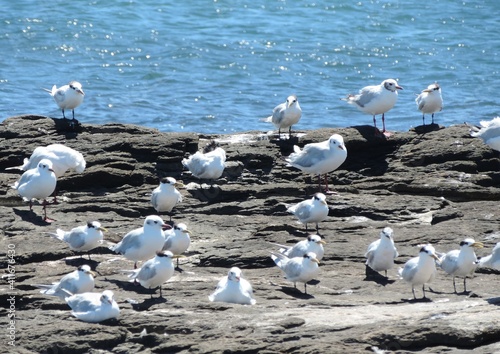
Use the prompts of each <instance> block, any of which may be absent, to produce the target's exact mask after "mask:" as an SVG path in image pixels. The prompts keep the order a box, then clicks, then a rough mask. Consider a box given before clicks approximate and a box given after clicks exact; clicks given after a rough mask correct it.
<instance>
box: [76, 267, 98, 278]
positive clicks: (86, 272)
mask: <svg viewBox="0 0 500 354" xmlns="http://www.w3.org/2000/svg"><path fill="white" fill-rule="evenodd" d="M78 271H79V272H82V273H84V274H89V275H92V276H93V277H95V276H96V275H97V274H96V273H95V272H93V271H92V270H91V269H90V266H88V265H87V264H83V265H81V266H79V267H78Z"/></svg>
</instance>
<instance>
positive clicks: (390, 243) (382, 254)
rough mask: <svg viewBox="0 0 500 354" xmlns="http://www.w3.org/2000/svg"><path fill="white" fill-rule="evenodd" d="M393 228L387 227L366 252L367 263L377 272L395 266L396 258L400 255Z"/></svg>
mask: <svg viewBox="0 0 500 354" xmlns="http://www.w3.org/2000/svg"><path fill="white" fill-rule="evenodd" d="M392 235H393V230H392V229H391V228H390V227H385V228H384V229H383V230H382V231H381V232H380V239H378V240H376V241H373V242H372V243H371V244H370V245H369V246H368V250H367V251H366V253H365V257H366V263H365V264H366V265H367V266H368V267H370V268H371V269H373V270H374V271H376V272H380V271H385V276H386V277H387V271H388V270H389V269H391V268H392V267H393V266H394V259H395V258H396V257H397V256H398V251H397V250H396V247H395V246H394V238H393V236H392Z"/></svg>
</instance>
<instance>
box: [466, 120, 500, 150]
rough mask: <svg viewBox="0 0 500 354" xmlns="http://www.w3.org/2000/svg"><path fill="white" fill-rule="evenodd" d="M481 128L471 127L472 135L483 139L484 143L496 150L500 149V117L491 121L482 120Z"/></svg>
mask: <svg viewBox="0 0 500 354" xmlns="http://www.w3.org/2000/svg"><path fill="white" fill-rule="evenodd" d="M480 124H481V128H477V127H471V130H470V135H471V136H473V137H474V138H481V139H483V141H484V143H485V144H486V145H488V146H489V147H490V148H492V149H493V150H496V151H500V117H496V118H493V119H492V120H490V121H487V120H482V121H481V122H480Z"/></svg>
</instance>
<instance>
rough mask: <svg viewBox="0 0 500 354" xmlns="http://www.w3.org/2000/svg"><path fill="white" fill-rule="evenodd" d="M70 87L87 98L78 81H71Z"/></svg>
mask: <svg viewBox="0 0 500 354" xmlns="http://www.w3.org/2000/svg"><path fill="white" fill-rule="evenodd" d="M69 87H70V88H71V89H72V90H74V91H75V92H77V93H79V94H80V95H82V96H85V92H83V89H82V84H81V83H79V82H78V81H71V82H70V83H69Z"/></svg>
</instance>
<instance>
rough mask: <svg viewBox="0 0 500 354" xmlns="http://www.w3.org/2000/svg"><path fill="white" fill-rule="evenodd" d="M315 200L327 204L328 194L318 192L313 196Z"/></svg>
mask: <svg viewBox="0 0 500 354" xmlns="http://www.w3.org/2000/svg"><path fill="white" fill-rule="evenodd" d="M313 202H319V203H321V204H324V205H326V195H324V194H323V193H316V194H315V195H314V196H313Z"/></svg>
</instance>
